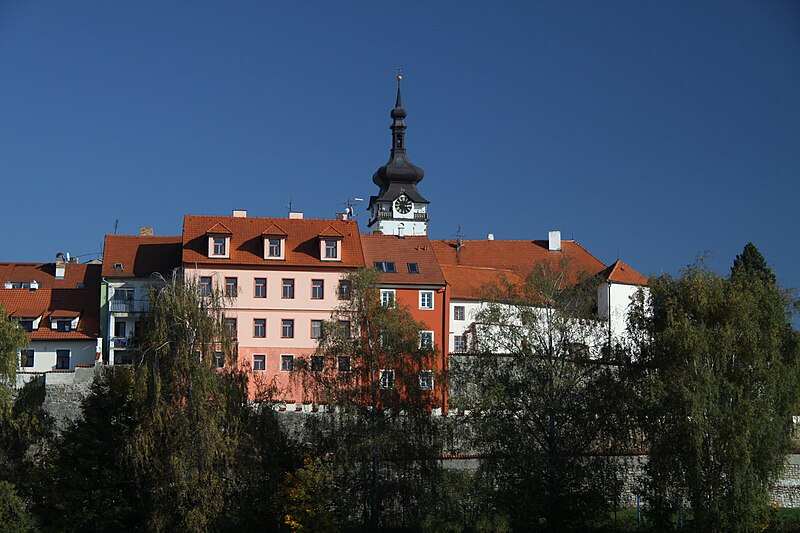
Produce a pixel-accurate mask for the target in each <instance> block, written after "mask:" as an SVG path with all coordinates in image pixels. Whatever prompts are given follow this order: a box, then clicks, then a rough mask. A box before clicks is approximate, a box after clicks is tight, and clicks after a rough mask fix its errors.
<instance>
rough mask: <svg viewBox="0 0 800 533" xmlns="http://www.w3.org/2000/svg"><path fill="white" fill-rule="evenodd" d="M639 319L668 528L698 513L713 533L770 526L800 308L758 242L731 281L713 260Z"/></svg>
mask: <svg viewBox="0 0 800 533" xmlns="http://www.w3.org/2000/svg"><path fill="white" fill-rule="evenodd" d="M650 290H651V297H650V298H649V299H640V300H639V304H638V306H637V309H636V311H635V312H634V313H633V314H632V315H631V326H632V333H633V334H634V338H635V339H636V340H637V342H636V350H635V353H634V356H635V357H636V358H637V361H638V363H639V368H640V369H641V371H642V375H641V380H640V386H639V388H638V390H639V391H641V399H640V406H641V417H640V423H641V426H642V429H643V431H644V432H645V434H646V436H647V438H648V440H649V442H650V456H649V461H648V463H647V466H646V472H647V489H648V493H649V494H648V498H649V500H650V505H651V509H652V514H653V518H654V520H655V522H656V524H657V526H658V527H667V526H668V524H669V521H670V519H671V515H672V514H673V513H674V512H675V511H676V510H677V509H678V507H680V506H683V505H689V506H691V508H692V510H693V513H694V522H695V525H696V527H697V528H698V529H699V530H703V531H753V530H756V529H758V526H759V524H762V523H764V522H766V517H767V506H768V503H769V499H770V494H771V490H772V487H773V486H774V483H775V482H776V480H777V479H778V477H779V476H780V474H781V473H782V471H783V467H784V454H785V453H786V450H787V449H788V446H789V437H790V430H791V415H792V414H793V413H794V412H795V409H796V408H797V405H798V385H800V338H798V332H797V331H795V330H793V329H792V327H791V325H790V323H789V322H788V320H787V316H788V312H789V311H790V309H791V307H792V306H793V305H794V302H792V300H791V298H790V297H789V295H788V294H787V293H785V292H783V291H781V290H780V289H779V288H778V287H777V286H776V284H775V283H774V276H773V275H772V273H771V271H769V270H768V269H766V265H765V263H764V261H763V258H762V257H761V256H760V254H757V250H755V247H752V246H751V245H748V246H747V247H745V251H744V252H743V254H742V255H741V256H739V257H737V261H736V263H735V265H734V268H733V272H732V275H731V277H730V279H724V278H722V277H720V276H718V275H716V274H714V273H712V272H710V271H709V270H707V269H706V268H705V267H704V266H703V265H699V266H694V267H690V268H688V269H687V270H686V271H684V272H683V274H682V275H681V277H679V278H672V277H670V276H668V275H665V276H661V277H659V278H657V279H655V280H653V281H652V283H651V285H650Z"/></svg>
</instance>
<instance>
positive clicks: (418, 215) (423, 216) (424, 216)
mask: <svg viewBox="0 0 800 533" xmlns="http://www.w3.org/2000/svg"><path fill="white" fill-rule="evenodd" d="M414 220H422V221H426V220H428V213H414Z"/></svg>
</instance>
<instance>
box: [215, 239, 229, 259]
mask: <svg viewBox="0 0 800 533" xmlns="http://www.w3.org/2000/svg"><path fill="white" fill-rule="evenodd" d="M212 241H213V243H214V251H213V255H221V256H223V257H224V256H226V255H228V239H226V238H225V237H213V238H212Z"/></svg>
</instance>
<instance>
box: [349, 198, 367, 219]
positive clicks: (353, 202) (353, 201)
mask: <svg viewBox="0 0 800 533" xmlns="http://www.w3.org/2000/svg"><path fill="white" fill-rule="evenodd" d="M363 201H364V199H363V198H359V197H358V196H355V197H353V198H347V200H345V202H344V212H345V213H347V216H349V217H354V216H356V212H355V209H353V208H354V207H355V206H356V205H357V204H359V203H361V202H363Z"/></svg>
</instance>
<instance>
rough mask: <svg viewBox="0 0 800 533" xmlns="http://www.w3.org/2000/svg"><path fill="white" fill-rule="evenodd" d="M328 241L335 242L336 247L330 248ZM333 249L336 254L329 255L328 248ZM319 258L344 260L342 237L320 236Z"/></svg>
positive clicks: (323, 259)
mask: <svg viewBox="0 0 800 533" xmlns="http://www.w3.org/2000/svg"><path fill="white" fill-rule="evenodd" d="M328 243H334V244H335V247H332V248H329V247H328ZM330 249H333V251H334V255H333V256H328V250H330ZM319 258H320V260H321V261H341V260H342V239H338V238H333V237H320V239H319Z"/></svg>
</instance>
